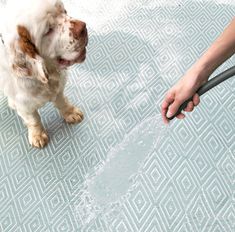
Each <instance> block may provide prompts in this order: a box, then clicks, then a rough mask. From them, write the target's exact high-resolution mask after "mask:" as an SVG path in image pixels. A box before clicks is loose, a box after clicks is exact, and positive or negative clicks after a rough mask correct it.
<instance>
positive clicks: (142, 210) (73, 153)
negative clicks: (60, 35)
mask: <svg viewBox="0 0 235 232" xmlns="http://www.w3.org/2000/svg"><path fill="white" fill-rule="evenodd" d="M65 6H66V8H67V10H68V13H70V14H71V15H72V16H74V17H77V18H79V19H81V20H84V21H85V22H86V23H87V27H88V31H89V46H88V53H87V59H86V61H85V63H83V64H81V65H75V66H73V67H72V68H71V69H70V70H69V77H68V84H67V87H66V94H67V95H68V97H69V99H70V100H71V102H73V103H74V104H75V105H77V106H79V107H80V108H81V109H82V111H83V112H84V114H85V119H84V121H83V122H82V123H81V124H79V125H76V126H70V125H67V124H66V123H65V122H64V121H63V119H62V118H61V117H60V115H59V113H58V112H57V111H56V110H55V109H54V108H53V106H52V104H50V103H49V104H47V105H46V106H45V107H43V108H42V109H41V110H40V115H41V116H42V121H43V124H44V126H45V128H46V129H47V131H48V133H49V136H50V143H49V145H48V146H47V147H46V148H45V149H42V150H37V149H33V148H31V147H30V146H29V144H28V141H27V130H26V128H25V127H24V126H23V123H22V121H21V119H20V118H19V117H18V116H17V115H16V113H15V112H14V111H12V110H11V109H9V108H8V106H7V100H6V99H5V98H4V97H0V231H2V232H80V231H81V232H83V231H84V232H85V231H87V232H88V231H89V232H106V231H107V232H234V231H235V155H234V154H235V120H234V118H235V78H233V79H230V80H228V81H226V82H225V83H223V84H221V85H220V86H218V87H216V88H215V89H213V90H211V91H210V92H208V94H206V95H205V96H203V97H202V98H201V103H200V106H199V107H197V108H196V110H195V111H194V112H193V113H191V114H190V115H188V117H187V119H185V120H183V121H173V122H172V123H171V125H170V126H169V127H167V128H166V127H164V126H163V125H162V121H161V119H160V116H159V114H160V105H161V101H162V99H163V97H164V95H165V93H166V91H167V90H168V89H169V88H170V87H171V86H172V85H173V84H174V83H175V82H176V81H177V80H178V79H179V78H180V77H181V76H182V75H183V74H184V73H185V71H186V70H187V69H188V68H189V67H190V66H191V65H192V64H193V63H194V62H195V61H196V60H197V59H198V58H199V57H200V56H201V55H202V53H203V52H204V51H205V49H206V48H207V47H208V46H209V45H210V44H211V43H212V42H213V41H214V40H215V39H216V38H217V36H218V35H219V34H220V33H221V32H222V31H223V29H224V27H225V26H226V25H227V24H228V23H229V22H230V21H231V20H232V18H233V17H234V16H235V3H234V1H232V0H231V1H229V0H182V1H180V0H174V1H173V0H79V1H77V0H67V1H65ZM234 64H235V60H234V58H233V57H232V58H231V59H230V60H228V61H227V62H226V63H225V64H223V65H222V66H221V67H220V68H219V69H218V71H217V72H219V71H222V70H224V69H226V68H228V67H230V66H232V65H234Z"/></svg>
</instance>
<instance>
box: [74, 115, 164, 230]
mask: <svg viewBox="0 0 235 232" xmlns="http://www.w3.org/2000/svg"><path fill="white" fill-rule="evenodd" d="M165 133H166V128H165V127H164V126H163V124H162V119H161V117H160V116H158V115H157V116H154V117H150V118H147V119H145V120H144V121H143V122H142V123H140V124H139V125H138V126H136V127H135V128H134V129H133V130H132V131H131V132H130V133H128V134H127V135H126V136H125V138H124V139H123V141H122V142H121V143H120V144H118V145H117V146H116V147H114V148H113V149H112V150H111V151H110V152H109V154H108V156H107V160H106V161H105V162H104V163H101V164H100V165H98V166H97V167H96V168H95V170H92V171H91V172H90V174H88V176H87V178H86V180H85V184H84V187H83V188H82V190H81V192H80V193H79V194H78V197H79V198H80V201H79V204H78V205H76V206H75V211H76V215H77V216H78V218H79V221H80V223H81V224H83V225H84V226H85V225H86V224H88V223H90V222H91V220H94V219H95V218H96V217H97V216H99V217H100V216H101V215H103V219H104V222H106V223H108V222H109V221H112V220H113V219H114V218H115V217H117V215H118V213H119V212H120V210H121V207H122V204H123V202H125V199H126V198H127V196H128V194H130V192H131V191H132V190H133V189H134V188H135V184H136V176H137V174H138V171H139V170H140V169H141V166H142V164H143V162H144V161H145V160H146V159H147V158H148V155H149V154H150V152H151V151H153V149H154V148H155V147H156V146H157V144H158V143H159V141H160V140H161V139H162V138H163V136H164V134H165Z"/></svg>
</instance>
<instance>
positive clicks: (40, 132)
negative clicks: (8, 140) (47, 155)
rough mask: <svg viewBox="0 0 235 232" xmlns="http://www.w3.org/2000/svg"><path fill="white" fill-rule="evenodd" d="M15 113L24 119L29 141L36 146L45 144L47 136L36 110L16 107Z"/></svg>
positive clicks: (41, 146)
mask: <svg viewBox="0 0 235 232" xmlns="http://www.w3.org/2000/svg"><path fill="white" fill-rule="evenodd" d="M17 113H18V114H19V115H20V117H21V118H22V119H23V120H24V123H25V124H26V126H27V128H28V139H29V143H30V144H31V145H32V146H34V147H36V148H43V147H45V146H46V145H47V143H48V141H49V138H48V135H47V133H46V131H45V129H44V128H43V125H42V123H41V119H40V116H39V114H38V112H37V110H35V111H33V112H28V111H26V110H22V109H21V110H19V109H17Z"/></svg>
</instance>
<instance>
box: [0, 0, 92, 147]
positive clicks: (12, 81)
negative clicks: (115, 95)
mask: <svg viewBox="0 0 235 232" xmlns="http://www.w3.org/2000/svg"><path fill="white" fill-rule="evenodd" d="M0 35H1V40H0V57H1V60H0V90H1V91H2V92H3V93H4V95H5V96H6V97H7V98H8V103H9V106H10V107H11V108H13V109H14V110H15V111H16V112H17V113H18V114H19V115H20V117H21V118H22V119H23V121H24V123H25V125H26V126H27V128H28V138H29V142H30V144H31V145H32V146H34V147H37V148H42V147H44V146H45V145H47V143H48V141H49V138H48V134H47V132H46V130H45V129H44V127H43V125H42V123H41V120H40V116H39V113H38V109H39V108H41V107H42V106H43V105H45V104H46V103H47V102H53V103H54V106H55V107H56V108H57V109H58V110H59V111H60V113H61V115H62V117H63V118H64V119H65V121H66V122H68V123H79V122H81V121H82V119H83V113H82V112H81V111H80V109H79V108H77V107H75V106H73V105H72V104H71V103H69V101H68V100H67V98H66V97H65V95H64V88H65V84H66V70H67V68H68V67H70V66H72V65H73V64H76V63H82V62H83V61H84V60H85V58H86V46H87V43H88V34H87V28H86V24H85V23H84V22H82V21H79V20H76V19H73V18H71V17H69V16H68V15H67V11H66V10H65V8H64V5H63V3H62V2H61V1H60V0H43V1H41V0H34V1H32V0H22V1H18V0H8V1H7V5H6V7H5V8H4V9H3V12H2V13H1V21H0Z"/></svg>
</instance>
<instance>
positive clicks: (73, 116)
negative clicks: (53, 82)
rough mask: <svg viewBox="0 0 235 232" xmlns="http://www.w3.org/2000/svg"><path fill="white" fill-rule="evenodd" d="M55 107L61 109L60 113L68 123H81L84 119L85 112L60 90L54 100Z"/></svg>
mask: <svg viewBox="0 0 235 232" xmlns="http://www.w3.org/2000/svg"><path fill="white" fill-rule="evenodd" d="M54 105H55V107H56V108H57V109H58V110H59V111H60V114H61V115H62V117H63V118H64V119H65V121H66V122H67V123H71V124H74V123H80V122H81V121H82V120H83V113H82V111H81V110H80V109H79V108H78V107H75V106H73V105H72V104H71V103H69V101H68V99H67V97H65V96H64V93H63V92H60V93H59V94H58V96H57V98H56V100H55V101H54Z"/></svg>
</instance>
